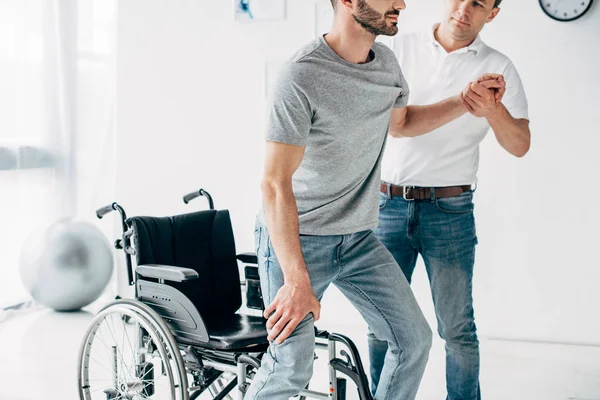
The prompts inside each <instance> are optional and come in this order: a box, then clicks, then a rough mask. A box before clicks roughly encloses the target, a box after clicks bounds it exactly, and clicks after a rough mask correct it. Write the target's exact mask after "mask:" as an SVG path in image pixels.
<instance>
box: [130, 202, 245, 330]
mask: <svg viewBox="0 0 600 400" xmlns="http://www.w3.org/2000/svg"><path fill="white" fill-rule="evenodd" d="M128 224H129V226H131V227H132V228H133V240H134V245H135V248H136V258H137V264H138V265H146V264H162V265H173V266H177V267H185V268H192V269H194V270H196V271H197V272H198V275H199V276H200V277H199V278H198V279H194V280H192V281H189V282H181V283H178V282H165V284H168V285H170V286H173V287H175V288H177V289H178V290H180V291H181V292H182V293H183V294H184V295H186V296H187V297H188V298H189V299H190V301H191V302H192V303H193V304H194V305H195V306H196V308H197V309H198V311H199V312H200V315H201V316H202V318H204V319H209V320H210V319H214V318H217V319H219V318H221V317H225V316H228V315H231V314H234V313H235V312H236V311H237V310H238V309H239V308H240V306H241V304H242V297H241V290H240V276H239V271H238V264H237V260H236V251H235V242H234V236H233V230H232V228H231V220H230V218H229V211H227V210H206V211H198V212H193V213H189V214H183V215H176V216H173V217H132V218H129V219H128Z"/></svg>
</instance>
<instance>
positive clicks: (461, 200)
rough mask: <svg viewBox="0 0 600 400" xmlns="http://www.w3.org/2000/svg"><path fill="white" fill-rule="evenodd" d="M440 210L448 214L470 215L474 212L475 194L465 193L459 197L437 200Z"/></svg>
mask: <svg viewBox="0 0 600 400" xmlns="http://www.w3.org/2000/svg"><path fill="white" fill-rule="evenodd" d="M435 206H436V207H437V208H438V210H440V211H442V212H444V213H447V214H469V213H472V212H473V209H474V205H473V192H472V191H468V192H464V193H463V194H461V195H459V196H454V197H444V198H441V199H436V200H435Z"/></svg>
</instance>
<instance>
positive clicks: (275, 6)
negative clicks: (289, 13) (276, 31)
mask: <svg viewBox="0 0 600 400" xmlns="http://www.w3.org/2000/svg"><path fill="white" fill-rule="evenodd" d="M233 1H234V5H235V19H236V21H245V22H252V21H281V20H284V19H285V0H233Z"/></svg>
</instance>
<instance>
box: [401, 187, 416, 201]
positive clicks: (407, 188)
mask: <svg viewBox="0 0 600 400" xmlns="http://www.w3.org/2000/svg"><path fill="white" fill-rule="evenodd" d="M414 189H415V186H404V187H403V188H402V198H403V199H404V200H406V201H415V197H414V196H413V198H412V199H409V198H408V197H406V196H407V195H408V191H409V190H414Z"/></svg>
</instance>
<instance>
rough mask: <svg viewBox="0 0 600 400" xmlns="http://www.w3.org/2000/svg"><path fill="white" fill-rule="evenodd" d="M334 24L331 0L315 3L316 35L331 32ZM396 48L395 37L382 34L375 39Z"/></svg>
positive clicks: (321, 0) (320, 0)
mask: <svg viewBox="0 0 600 400" xmlns="http://www.w3.org/2000/svg"><path fill="white" fill-rule="evenodd" d="M332 24H333V7H332V6H331V1H330V0H319V1H317V3H316V4H315V37H319V36H322V35H324V34H326V33H327V32H329V30H330V29H331V25H332ZM375 40H376V41H378V42H381V43H383V44H385V45H386V46H388V47H389V48H390V49H392V50H393V49H394V37H392V36H383V35H380V36H378V37H377V39H375Z"/></svg>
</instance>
